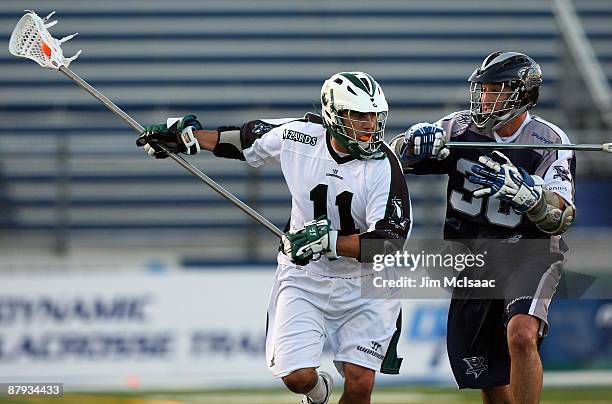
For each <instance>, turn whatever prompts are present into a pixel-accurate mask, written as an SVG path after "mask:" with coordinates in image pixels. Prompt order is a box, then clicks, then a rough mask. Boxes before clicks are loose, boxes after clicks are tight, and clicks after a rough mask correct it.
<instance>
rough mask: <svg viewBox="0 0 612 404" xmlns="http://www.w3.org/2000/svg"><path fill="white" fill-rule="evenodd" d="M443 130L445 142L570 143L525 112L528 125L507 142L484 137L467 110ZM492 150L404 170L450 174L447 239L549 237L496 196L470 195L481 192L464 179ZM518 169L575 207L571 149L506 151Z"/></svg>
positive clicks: (446, 121) (455, 153)
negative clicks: (533, 177)
mask: <svg viewBox="0 0 612 404" xmlns="http://www.w3.org/2000/svg"><path fill="white" fill-rule="evenodd" d="M436 124H437V125H440V126H442V127H443V128H444V130H445V132H446V135H447V141H465V142H499V143H502V142H516V143H527V144H550V143H565V144H568V143H571V142H570V141H569V139H568V137H567V135H566V134H565V133H564V132H563V131H562V130H561V129H559V128H558V127H557V126H555V125H553V124H551V123H550V122H548V121H546V120H544V119H541V118H539V117H536V116H533V117H532V116H530V115H529V114H527V117H526V119H525V122H523V124H522V125H521V127H520V128H519V129H518V130H517V132H516V133H515V134H514V135H513V136H511V137H508V138H501V137H499V136H498V135H497V134H495V133H482V132H481V131H480V130H478V128H477V127H476V126H475V125H474V124H473V123H472V120H471V118H470V113H469V111H459V112H455V113H452V114H450V115H448V116H446V117H444V118H442V119H440V120H439V121H438V122H436ZM490 152H491V149H484V148H483V149H478V148H474V149H452V150H451V154H450V156H449V157H448V158H446V159H445V160H443V161H438V160H436V159H433V158H431V159H426V160H423V161H420V162H417V163H415V164H413V165H411V166H407V165H404V169H405V171H406V172H408V173H412V174H436V173H437V174H447V175H448V176H449V181H448V187H447V197H448V204H447V210H446V221H445V227H444V234H445V237H446V238H456V239H475V238H516V237H518V238H548V237H550V236H549V235H547V234H546V233H544V232H542V231H541V230H540V229H538V228H537V227H536V226H535V225H534V224H533V223H532V222H531V221H530V220H529V219H528V218H527V217H526V215H519V214H518V213H516V212H515V211H514V210H512V209H511V208H510V206H509V205H508V204H507V203H504V202H502V201H500V200H499V199H497V198H489V197H486V198H482V199H479V198H474V197H472V192H473V191H474V190H476V189H479V188H481V186H480V185H476V184H472V183H471V182H469V181H468V180H467V178H466V174H467V173H470V172H471V167H472V165H474V164H476V162H477V161H478V157H480V156H482V155H487V154H489V153H490ZM502 152H503V153H504V154H505V155H506V156H507V157H508V158H509V159H510V160H511V161H512V163H514V165H516V166H517V167H523V168H524V169H525V170H526V171H527V172H528V173H529V174H532V175H539V176H541V177H542V178H543V179H544V189H547V190H549V191H551V192H554V193H556V194H558V195H560V196H561V197H562V198H563V199H564V200H565V201H566V202H567V203H568V204H571V205H573V204H574V192H575V189H574V176H575V170H576V158H575V154H574V152H573V151H571V150H503V151H502Z"/></svg>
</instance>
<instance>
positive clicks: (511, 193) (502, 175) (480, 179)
mask: <svg viewBox="0 0 612 404" xmlns="http://www.w3.org/2000/svg"><path fill="white" fill-rule="evenodd" d="M478 163H479V164H475V165H473V166H472V172H473V173H474V174H473V175H469V176H468V180H469V181H470V182H471V183H474V184H478V185H483V186H484V188H481V189H478V190H476V191H474V193H473V195H474V196H475V197H477V198H482V197H485V196H492V197H494V198H498V199H500V200H503V201H508V202H509V203H510V206H511V207H512V208H513V209H514V211H515V212H517V213H519V214H521V213H525V212H527V211H528V210H529V209H531V208H532V207H534V206H535V204H536V203H537V202H538V201H539V200H540V198H541V197H542V185H543V184H544V180H542V178H540V177H538V176H537V175H530V174H529V173H527V171H525V169H523V168H522V167H516V166H515V165H514V164H512V162H511V161H510V159H508V157H506V156H505V155H504V154H503V153H500V152H498V151H494V152H493V153H491V157H489V156H480V157H479V158H478Z"/></svg>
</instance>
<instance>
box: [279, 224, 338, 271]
mask: <svg viewBox="0 0 612 404" xmlns="http://www.w3.org/2000/svg"><path fill="white" fill-rule="evenodd" d="M337 238H338V232H337V231H335V230H331V229H330V222H329V220H328V219H327V218H326V217H325V216H321V217H320V218H319V219H317V220H312V221H310V222H306V223H304V228H302V229H300V230H293V231H289V232H287V233H285V235H284V236H283V237H282V242H281V248H282V251H283V253H284V254H285V255H287V256H288V257H291V261H292V262H294V263H295V264H298V265H302V266H303V265H306V264H308V263H309V262H310V261H312V260H314V261H316V260H318V259H320V258H321V256H322V255H325V256H326V257H327V258H330V259H333V258H338V256H337V254H336V240H337Z"/></svg>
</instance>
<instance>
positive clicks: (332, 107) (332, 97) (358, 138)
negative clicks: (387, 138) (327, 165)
mask: <svg viewBox="0 0 612 404" xmlns="http://www.w3.org/2000/svg"><path fill="white" fill-rule="evenodd" d="M321 106H322V108H321V110H322V116H323V121H324V122H325V127H326V128H327V130H328V131H329V133H330V134H331V135H332V136H333V137H334V138H335V139H336V140H337V141H338V142H339V143H340V144H341V145H342V146H343V147H344V148H346V149H347V150H348V152H349V154H350V155H351V156H353V157H354V158H357V159H360V160H368V159H372V158H375V159H379V158H384V154H383V153H382V152H381V151H380V150H379V149H380V146H381V145H382V142H383V137H384V132H385V124H386V122H387V115H388V111H389V107H388V106H387V100H386V99H385V94H384V93H383V91H382V89H381V88H380V86H379V85H378V83H377V82H376V80H374V79H373V78H372V76H370V75H369V74H367V73H363V72H342V73H337V74H334V75H333V76H331V77H330V78H329V79H327V80H326V81H325V83H323V87H322V88H321ZM341 111H347V113H348V119H347V118H342V117H341V115H340V112H341ZM351 112H361V113H369V112H374V113H376V128H375V129H374V131H363V130H356V129H355V123H357V122H359V121H358V120H356V119H352V118H351Z"/></svg>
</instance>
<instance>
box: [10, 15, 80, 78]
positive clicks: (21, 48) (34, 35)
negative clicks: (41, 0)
mask: <svg viewBox="0 0 612 404" xmlns="http://www.w3.org/2000/svg"><path fill="white" fill-rule="evenodd" d="M26 12H27V13H26V14H25V15H24V16H23V17H21V19H20V20H19V22H18V23H17V25H16V26H15V29H14V30H13V33H12V34H11V39H10V42H9V51H10V52H11V53H12V54H13V55H15V56H18V57H22V58H26V59H31V60H33V61H35V62H36V63H38V64H39V65H41V66H43V67H47V68H50V69H56V70H57V69H59V68H60V67H61V66H66V67H68V65H70V62H72V61H73V60H74V59H76V58H77V57H78V56H79V55H80V54H81V51H78V52H77V54H76V55H74V56H72V57H70V58H66V57H64V53H63V52H62V48H61V45H62V43H64V42H66V41H68V40H69V39H72V38H73V37H74V35H76V34H73V35H69V36H67V37H64V38H62V39H55V38H53V37H52V36H51V34H50V33H49V30H48V29H49V28H51V27H52V26H54V25H55V24H57V21H52V22H48V21H49V19H50V18H51V16H52V15H53V14H54V13H55V11H54V12H52V13H51V14H49V15H48V16H46V17H45V18H40V17H39V16H38V15H37V14H36V13H35V12H33V11H30V10H26Z"/></svg>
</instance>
